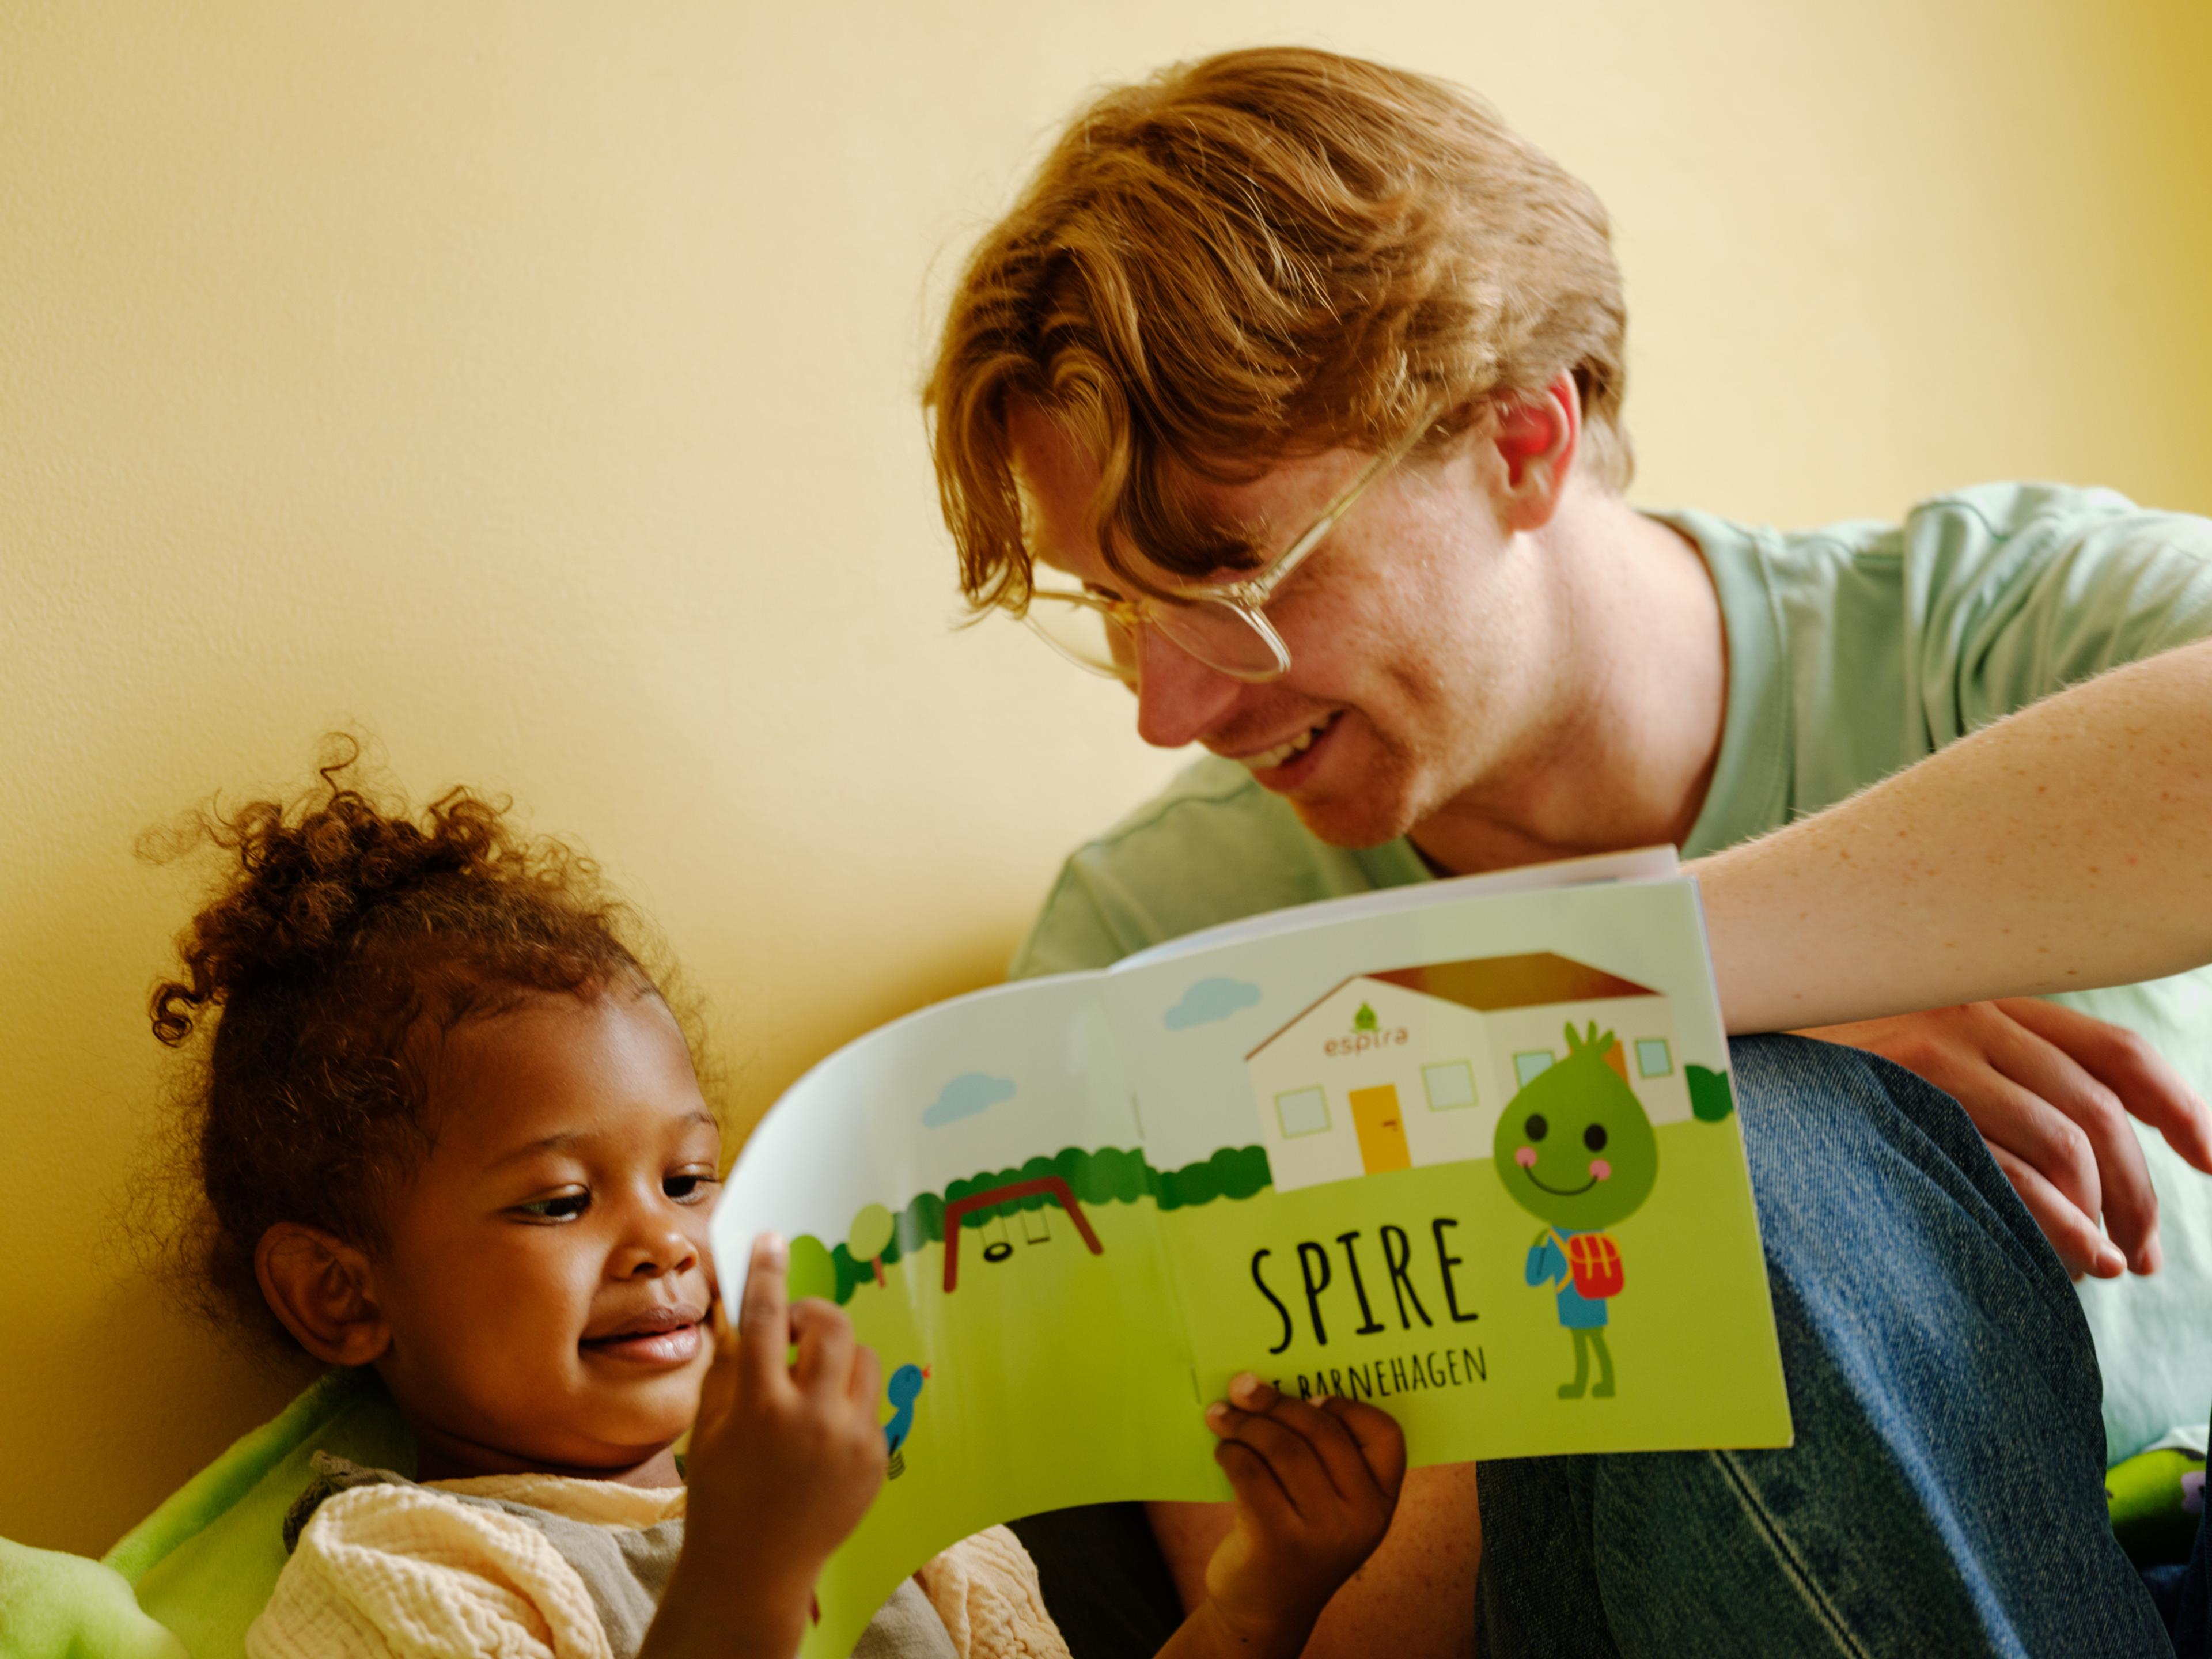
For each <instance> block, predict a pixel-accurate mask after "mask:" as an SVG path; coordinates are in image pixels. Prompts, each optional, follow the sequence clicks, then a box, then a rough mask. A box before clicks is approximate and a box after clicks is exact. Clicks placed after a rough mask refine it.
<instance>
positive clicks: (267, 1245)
mask: <svg viewBox="0 0 2212 1659" xmlns="http://www.w3.org/2000/svg"><path fill="white" fill-rule="evenodd" d="M253 1276H254V1277H255V1278H256V1279H259V1280H260V1281H261V1295H262V1298H263V1299H264V1301H266V1302H267V1303H268V1304H269V1306H270V1310H271V1311H272V1312H273V1313H275V1314H276V1317H277V1318H279V1319H280V1320H282V1321H283V1322H284V1328H285V1329H286V1330H288V1331H289V1332H291V1333H292V1334H293V1335H294V1336H295V1338H297V1339H298V1340H299V1344H300V1346H301V1347H303V1348H305V1349H306V1350H307V1352H309V1353H311V1354H313V1355H314V1357H315V1358H318V1359H319V1360H321V1361H322V1362H323V1363H324V1364H326V1365H366V1364H369V1363H370V1362H371V1361H372V1360H374V1359H377V1358H380V1357H381V1356H382V1355H383V1353H384V1351H385V1350H386V1348H388V1347H390V1346H392V1328H391V1327H390V1326H389V1325H388V1324H386V1322H385V1319H384V1310H382V1309H381V1308H380V1307H379V1306H378V1305H377V1301H376V1297H375V1292H374V1280H373V1277H372V1275H371V1273H370V1272H369V1262H368V1256H367V1255H365V1254H363V1253H362V1251H360V1250H358V1249H355V1248H354V1247H353V1246H352V1245H350V1244H349V1243H346V1242H345V1241H344V1240H343V1239H342V1238H339V1237H337V1236H336V1235H334V1234H331V1233H326V1232H325V1231H322V1230H321V1229H320V1228H319V1227H308V1226H303V1225H301V1224H300V1223H298V1222H296V1221H280V1222H278V1223H277V1224H276V1225H275V1226H273V1227H271V1228H270V1229H269V1231H267V1232H265V1233H264V1234H262V1235H261V1242H260V1243H258V1244H257V1245H255V1246H254V1249H253Z"/></svg>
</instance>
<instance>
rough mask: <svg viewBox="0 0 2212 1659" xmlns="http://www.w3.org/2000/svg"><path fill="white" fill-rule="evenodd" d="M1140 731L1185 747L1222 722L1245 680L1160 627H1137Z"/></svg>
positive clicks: (1157, 743) (1149, 738)
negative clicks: (1207, 660) (1216, 665)
mask: <svg viewBox="0 0 2212 1659" xmlns="http://www.w3.org/2000/svg"><path fill="white" fill-rule="evenodd" d="M1135 689H1136V693H1137V735H1138V736H1139V737H1140V738H1143V739H1144V740H1145V741H1146V743H1149V744H1152V745H1153V746H1154V747H1155V748H1158V749H1180V748H1182V746H1183V745H1184V744H1188V743H1195V742H1197V741H1198V740H1199V739H1200V738H1203V737H1204V736H1205V735H1206V733H1207V732H1211V731H1213V730H1214V729H1216V728H1217V727H1218V726H1220V724H1221V722H1222V720H1223V719H1224V718H1225V716H1226V715H1227V714H1228V713H1229V710H1230V707H1231V704H1233V703H1234V702H1236V701H1237V693H1238V692H1239V691H1240V690H1243V682H1241V681H1239V680H1235V679H1232V678H1230V677H1229V676H1228V675H1226V674H1225V673H1223V672H1222V671H1220V670H1219V669H1218V668H1208V667H1207V666H1206V665H1205V664H1204V663H1202V662H1200V661H1199V659H1197V658H1195V657H1194V656H1192V655H1191V654H1190V653H1188V651H1185V650H1184V649H1183V648H1182V647H1181V646H1179V645H1177V644H1176V642H1175V641H1173V640H1170V639H1169V638H1168V637H1167V636H1166V635H1164V634H1162V633H1161V632H1160V630H1159V629H1157V628H1139V629H1138V630H1137V684H1136V688H1135Z"/></svg>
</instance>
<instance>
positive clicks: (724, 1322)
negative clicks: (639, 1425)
mask: <svg viewBox="0 0 2212 1659" xmlns="http://www.w3.org/2000/svg"><path fill="white" fill-rule="evenodd" d="M787 1264H788V1257H787V1252H786V1249H785V1247H784V1243H783V1241H782V1240H781V1239H780V1238H778V1237H775V1235H774V1234H772V1233H767V1234H763V1235H762V1236H761V1237H759V1238H757V1239H756V1240H755V1241H754V1242H753V1255H752V1265H751V1269H750V1272H749V1273H747V1275H746V1278H745V1292H744V1303H743V1304H742V1305H741V1306H740V1307H739V1309H738V1322H737V1324H736V1325H735V1326H734V1327H732V1325H731V1323H730V1322H729V1320H728V1317H727V1316H726V1309H723V1308H718V1309H717V1310H715V1318H714V1364H713V1365H712V1366H711V1367H710V1368H709V1370H708V1372H707V1378H706V1382H705V1383H704V1385H703V1386H702V1389H701V1393H700V1400H699V1418H698V1421H697V1422H696V1424H695V1425H694V1426H693V1428H692V1431H691V1455H690V1462H689V1464H688V1466H687V1469H686V1474H687V1476H688V1480H689V1484H690V1501H689V1503H688V1504H687V1513H688V1516H689V1518H688V1520H687V1521H686V1522H685V1527H684V1553H683V1556H682V1558H681V1559H679V1560H678V1563H677V1567H676V1571H675V1574H674V1576H673V1577H672V1579H671V1583H670V1584H669V1588H668V1593H667V1595H665V1596H664V1597H663V1598H662V1601H661V1605H660V1613H659V1617H657V1618H656V1619H655V1620H653V1630H652V1632H650V1634H649V1635H648V1637H647V1641H646V1644H645V1647H644V1650H643V1654H642V1656H641V1659H659V1656H673V1655H676V1654H678V1653H685V1654H689V1653H695V1652H696V1653H708V1652H712V1653H716V1654H725V1655H728V1654H744V1655H752V1654H760V1655H772V1656H774V1659H788V1656H789V1655H791V1654H792V1653H793V1652H794V1651H795V1650H797V1648H798V1646H799V1638H800V1637H801V1636H803V1635H804V1634H805V1629H806V1620H807V1616H808V1613H809V1609H810V1608H811V1606H812V1603H813V1598H814V1580H815V1578H816V1576H817V1574H819V1573H820V1571H822V1564H823V1562H824V1561H826V1560H828V1559H829V1553H830V1552H831V1551H833V1550H835V1549H836V1547H837V1546H838V1545H839V1544H841V1543H842V1542H843V1541H845V1537H846V1534H848V1533H850V1532H851V1531H852V1530H853V1528H854V1527H855V1526H857V1525H859V1524H860V1517H861V1516H862V1515H864V1514H866V1511H867V1508H868V1504H870V1503H871V1502H872V1500H873V1499H874V1498H875V1495H876V1492H877V1489H878V1487H880V1486H882V1485H883V1483H884V1431H883V1429H882V1427H881V1426H880V1425H878V1423H877V1421H876V1401H877V1400H878V1396H879V1394H880V1391H881V1386H882V1374H881V1370H880V1368H879V1367H878V1364H877V1363H876V1354H875V1350H874V1349H872V1348H870V1347H867V1346H864V1345H862V1344H860V1343H857V1342H855V1341H854V1340H853V1322H852V1321H851V1320H849V1319H848V1318H846V1316H844V1314H843V1313H842V1312H841V1311H840V1310H838V1309H837V1308H836V1307H834V1306H832V1305H831V1304H829V1303H827V1302H822V1301H817V1300H814V1299H812V1298H809V1299H807V1300H805V1301H803V1302H799V1303H797V1304H791V1305H787V1304H786V1303H785V1300H784V1273H785V1270H786V1267H787ZM793 1343H796V1344H797V1345H798V1347H799V1355H798V1358H797V1360H796V1362H795V1363H793V1364H789V1365H787V1364H786V1363H785V1356H786V1353H787V1350H788V1349H789V1348H790V1346H791V1345H792V1344H793Z"/></svg>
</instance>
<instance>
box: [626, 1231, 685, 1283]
mask: <svg viewBox="0 0 2212 1659" xmlns="http://www.w3.org/2000/svg"><path fill="white" fill-rule="evenodd" d="M698 1265H699V1247H698V1246H697V1245H696V1244H694V1243H692V1242H691V1239H690V1236H689V1235H688V1234H686V1233H685V1232H684V1231H683V1230H682V1229H681V1228H678V1227H670V1226H666V1225H647V1226H641V1227H639V1228H638V1229H637V1230H636V1231H635V1233H633V1235H632V1236H631V1237H630V1238H629V1241H628V1242H627V1243H624V1244H623V1249H622V1255H621V1259H620V1260H619V1261H617V1265H616V1271H617V1273H618V1274H619V1275H620V1276H621V1277H623V1278H624V1279H639V1278H645V1279H657V1278H659V1276H660V1275H661V1274H663V1273H684V1272H686V1271H688V1270H689V1269H690V1268H692V1267H697V1266H698Z"/></svg>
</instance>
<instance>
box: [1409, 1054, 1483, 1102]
mask: <svg viewBox="0 0 2212 1659" xmlns="http://www.w3.org/2000/svg"><path fill="white" fill-rule="evenodd" d="M1421 1086H1422V1087H1423V1088H1424V1089H1425V1090H1427V1091H1428V1092H1429V1109H1430V1110H1431V1111H1432V1112H1450V1111H1456V1110H1457V1109H1459V1108H1461V1107H1462V1106H1472V1105H1474V1066H1470V1065H1468V1063H1467V1062H1466V1061H1465V1060H1446V1061H1445V1062H1444V1063H1443V1065H1441V1066H1422V1067H1421Z"/></svg>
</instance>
